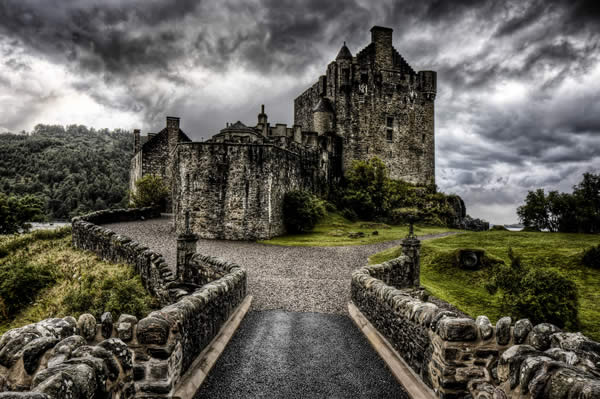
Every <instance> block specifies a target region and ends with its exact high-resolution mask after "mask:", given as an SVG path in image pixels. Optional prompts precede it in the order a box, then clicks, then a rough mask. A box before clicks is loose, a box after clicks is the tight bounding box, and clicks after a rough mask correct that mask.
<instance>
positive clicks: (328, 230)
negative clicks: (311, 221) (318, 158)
mask: <svg viewBox="0 0 600 399" xmlns="http://www.w3.org/2000/svg"><path fill="white" fill-rule="evenodd" d="M374 231H377V233H378V234H377V235H374V234H373V232H374ZM448 231H460V230H456V229H450V228H447V227H437V226H433V227H431V226H415V234H417V235H426V234H438V233H445V232H448ZM350 232H363V233H364V235H365V236H364V237H362V238H350V237H348V235H349V233H350ZM407 234H408V225H403V226H390V225H387V224H384V223H374V222H360V221H358V222H351V221H349V220H348V219H345V218H344V217H342V216H341V215H339V214H337V213H329V214H327V216H326V217H325V218H323V219H322V220H321V221H320V222H319V223H318V224H317V225H316V226H315V228H314V229H313V230H312V231H311V232H309V233H302V234H289V235H285V236H281V237H275V238H272V239H270V240H263V241H259V242H260V243H263V244H272V245H283V246H304V247H333V246H347V245H364V244H374V243H378V242H385V241H393V240H399V239H402V238H404V237H406V235H407Z"/></svg>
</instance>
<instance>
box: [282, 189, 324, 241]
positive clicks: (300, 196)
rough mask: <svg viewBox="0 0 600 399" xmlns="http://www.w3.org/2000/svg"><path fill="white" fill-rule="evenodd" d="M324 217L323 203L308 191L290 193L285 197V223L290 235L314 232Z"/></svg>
mask: <svg viewBox="0 0 600 399" xmlns="http://www.w3.org/2000/svg"><path fill="white" fill-rule="evenodd" d="M323 216H325V207H324V206H323V201H321V200H320V199H319V198H317V197H316V196H314V195H313V194H311V193H309V192H307V191H290V192H288V193H286V194H285V196H284V197H283V222H284V224H285V227H286V229H287V231H288V232H290V233H301V232H307V231H310V230H312V229H313V228H314V227H315V225H316V224H317V222H318V221H319V219H321V218H322V217H323Z"/></svg>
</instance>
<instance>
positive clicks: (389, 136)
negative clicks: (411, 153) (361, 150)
mask: <svg viewBox="0 0 600 399" xmlns="http://www.w3.org/2000/svg"><path fill="white" fill-rule="evenodd" d="M386 135H387V141H393V140H394V131H393V130H392V129H387V133H386Z"/></svg>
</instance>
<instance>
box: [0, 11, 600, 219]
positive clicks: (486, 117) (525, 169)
mask: <svg viewBox="0 0 600 399" xmlns="http://www.w3.org/2000/svg"><path fill="white" fill-rule="evenodd" d="M373 25H385V26H390V27H392V28H393V29H394V43H395V46H396V48H397V49H398V50H399V51H400V53H402V55H403V56H404V57H405V59H406V60H407V61H408V62H409V63H410V64H411V65H412V66H413V67H414V68H415V70H420V69H433V70H437V71H438V98H437V100H436V117H437V121H436V127H437V138H436V145H437V160H436V162H437V165H438V180H439V183H440V185H441V186H442V188H443V189H447V190H453V191H455V192H457V193H459V194H461V195H463V196H464V197H465V199H466V200H467V204H468V205H470V206H471V205H472V206H473V209H484V206H483V205H482V204H486V203H487V204H495V205H498V206H500V205H502V204H504V205H505V206H512V207H513V208H514V204H515V202H516V201H520V200H521V199H522V196H523V195H524V193H526V188H527V187H533V186H535V185H536V184H538V185H544V186H546V185H552V184H554V185H561V187H566V188H568V187H569V186H570V185H572V184H574V183H575V182H576V180H577V179H578V174H580V173H582V172H583V171H585V170H587V169H589V167H590V165H593V163H594V162H597V161H598V158H597V155H596V154H598V153H599V152H600V144H599V142H600V137H599V136H600V94H599V93H600V90H598V83H597V80H596V81H593V82H592V83H590V81H591V78H590V76H591V74H594V73H596V75H595V76H597V75H598V65H599V64H600V60H599V56H600V5H599V3H598V2H597V1H589V0H585V1H569V0H560V1H552V2H549V1H544V0H530V1H518V0H512V1H492V0H489V1H478V0H457V1H452V2H448V1H442V0H426V1H419V2H415V1H408V0H400V1H391V0H389V1H379V2H369V1H366V0H348V1H346V0H330V1H325V2H324V1H322V0H306V1H297V0H251V1H234V0H224V1H221V2H212V1H196V0H178V1H169V0H154V1H146V0H133V1H127V2H119V1H116V0H105V1H100V0H80V1H62V2H59V3H56V2H52V3H51V2H39V1H34V0H4V1H2V2H0V54H2V60H3V61H2V63H1V64H0V94H5V95H4V97H3V96H2V95H0V106H4V109H6V111H4V113H2V114H1V115H0V116H1V117H0V128H4V129H14V130H19V129H21V128H23V127H28V128H31V127H32V126H33V125H34V124H35V123H37V122H44V121H43V120H40V121H38V120H35V118H36V116H37V115H41V114H44V112H43V110H46V111H45V112H46V113H45V114H44V115H47V114H48V109H51V107H52V104H53V102H54V103H58V102H60V101H63V102H64V101H65V97H68V96H70V95H73V93H77V94H85V95H86V96H87V97H89V98H90V99H91V101H92V102H93V103H95V104H98V105H99V106H102V107H104V109H106V110H107V112H115V113H118V114H120V115H132V118H133V117H135V118H137V119H136V121H138V120H139V121H142V122H141V123H142V124H143V125H144V127H145V128H146V129H147V130H157V129H158V128H160V127H161V126H162V124H163V123H164V116H165V115H166V114H174V115H179V116H181V117H182V124H183V126H184V128H185V130H186V131H187V132H189V133H190V134H191V135H192V136H194V137H195V138H196V139H201V138H205V137H208V136H209V135H211V134H213V133H214V132H215V131H216V130H218V129H219V128H220V127H222V126H223V124H224V123H225V122H227V121H235V120H238V119H241V120H243V121H246V122H248V123H252V122H253V121H254V120H255V118H256V112H257V110H258V106H259V104H261V103H265V104H266V105H267V112H268V113H269V117H270V119H271V120H272V121H274V122H279V121H281V122H287V123H291V122H293V121H292V107H293V105H292V100H293V98H294V97H295V96H296V95H297V94H299V93H300V92H302V91H303V90H304V89H305V88H306V87H308V86H309V85H310V84H311V83H312V82H313V81H314V80H315V79H316V78H317V77H318V75H319V74H322V73H323V72H324V70H325V67H326V65H327V63H328V62H329V61H331V60H332V59H333V57H335V54H337V51H338V49H339V47H340V46H341V44H342V42H343V41H346V42H347V43H348V46H349V48H350V50H351V51H352V52H353V54H356V52H358V51H359V50H360V49H361V48H362V47H364V46H365V45H366V44H368V42H369V29H370V27H371V26H373ZM40 62H44V63H47V64H40ZM40 65H42V66H40ZM45 65H58V66H60V67H61V68H63V69H64V70H65V72H64V75H65V76H62V77H61V78H57V79H62V80H61V81H58V82H57V83H56V84H50V83H53V82H47V83H48V84H47V85H45V84H44V82H37V81H34V80H35V79H34V78H35V75H36V74H39V73H40V68H41V72H44V70H43V69H44V68H46V66H45ZM582 82H587V83H582ZM61 84H62V85H63V86H61ZM46 91H47V92H46ZM10 97H15V98H19V99H20V103H19V104H17V105H12V104H8V103H6V102H2V101H6V100H5V99H6V98H10ZM67 99H68V98H67ZM7 104H8V105H11V107H10V109H9V108H8V107H6V105H7ZM67 106H68V105H67ZM25 121H27V123H30V124H31V126H24V123H25ZM136 123H138V122H136ZM88 124H89V123H88ZM478 207H479V208H478ZM480 216H485V215H480Z"/></svg>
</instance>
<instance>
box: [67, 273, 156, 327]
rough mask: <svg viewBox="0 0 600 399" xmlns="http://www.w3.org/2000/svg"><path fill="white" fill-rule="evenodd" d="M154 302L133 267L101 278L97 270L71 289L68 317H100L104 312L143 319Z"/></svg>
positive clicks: (69, 292)
mask: <svg viewBox="0 0 600 399" xmlns="http://www.w3.org/2000/svg"><path fill="white" fill-rule="evenodd" d="M151 301H152V299H151V298H150V297H149V295H148V293H147V292H146V291H145V290H144V288H143V286H142V284H141V279H140V277H139V276H138V275H136V274H135V272H134V271H133V269H132V268H130V267H123V269H121V270H119V271H118V272H116V273H114V274H110V275H97V274H96V273H94V272H93V271H92V272H90V273H86V274H84V275H83V276H82V277H81V280H80V282H79V284H78V285H72V286H70V287H69V289H68V291H67V293H66V295H65V297H64V299H63V306H64V307H65V309H66V311H67V313H68V314H71V313H76V314H80V313H91V314H93V315H94V316H96V317H97V318H99V317H100V316H101V315H102V313H104V312H111V313H112V314H113V315H120V314H123V313H126V314H131V315H134V316H136V317H138V318H141V317H144V316H146V314H147V313H148V311H149V310H150V308H151V307H152V304H151V303H150V302H151Z"/></svg>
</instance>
